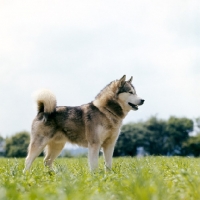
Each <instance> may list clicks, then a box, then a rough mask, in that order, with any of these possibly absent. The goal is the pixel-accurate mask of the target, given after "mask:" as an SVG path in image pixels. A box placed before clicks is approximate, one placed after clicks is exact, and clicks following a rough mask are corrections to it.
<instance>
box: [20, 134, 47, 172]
mask: <svg viewBox="0 0 200 200" xmlns="http://www.w3.org/2000/svg"><path fill="white" fill-rule="evenodd" d="M48 141H49V139H48V138H44V137H35V138H34V139H32V140H31V142H30V144H29V147H28V155H27V157H26V160H25V168H24V170H23V172H25V171H27V170H29V169H30V167H31V165H32V163H33V161H34V160H35V158H36V157H37V156H39V155H40V153H41V152H42V151H43V149H44V147H45V146H46V144H47V142H48Z"/></svg>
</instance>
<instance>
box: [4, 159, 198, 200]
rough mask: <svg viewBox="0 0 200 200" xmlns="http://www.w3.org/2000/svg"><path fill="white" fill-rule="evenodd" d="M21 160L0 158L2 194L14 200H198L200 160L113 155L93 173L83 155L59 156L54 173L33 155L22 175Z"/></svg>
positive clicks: (101, 162) (22, 165) (5, 197)
mask: <svg viewBox="0 0 200 200" xmlns="http://www.w3.org/2000/svg"><path fill="white" fill-rule="evenodd" d="M23 167H24V159H7V158H1V159H0V199H1V200H3V199H13V200H17V199H20V200H23V199H26V200H29V199H31V200H36V199H38V200H40V199H41V200H44V199H50V200H54V199H55V200H66V199H69V200H72V199H73V200H79V199H81V200H93V199H94V200H99V199H108V200H112V199H113V200H117V199H127V200H129V199H130V200H134V199H137V200H149V199H151V200H159V199H161V200H168V199H169V200H171V199H174V200H178V199H181V200H190V199H195V200H196V199H200V159H196V158H181V157H144V158H115V159H114V160H113V170H112V171H110V172H105V171H104V165H103V159H102V158H100V169H99V170H98V171H97V172H95V173H90V172H89V170H88V164H87V158H59V159H57V160H56V162H55V172H51V171H49V170H48V169H47V168H45V167H44V166H43V161H42V159H41V158H38V159H36V161H35V162H34V164H33V166H32V168H31V171H30V172H29V173H26V174H23V173H22V170H23Z"/></svg>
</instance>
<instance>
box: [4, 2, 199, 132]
mask: <svg viewBox="0 0 200 200" xmlns="http://www.w3.org/2000/svg"><path fill="white" fill-rule="evenodd" d="M199 5H200V3H199V2H198V1H184V2H183V1H181V0H178V1H172V0H171V1H156V0H154V1H151V2H150V1H147V0H145V1H130V0H128V1H126V2H124V1H123V2H122V1H119V0H117V1H114V0H110V1H105V0H102V1H92V0H84V1H80V0H75V1H64V0H63V1H62V0H61V1H59V2H53V1H32V2H30V1H24V0H20V1H16V2H12V4H11V3H9V2H8V1H4V2H3V3H1V6H0V24H1V27H2V31H1V32H0V37H1V38H2V39H1V41H0V55H1V58H0V72H1V73H0V84H1V90H0V96H1V97H2V98H1V99H0V110H1V115H0V121H1V125H0V132H1V133H2V134H4V135H6V134H13V133H14V132H16V131H20V130H22V129H27V130H30V124H31V120H32V119H33V117H34V115H35V112H36V111H35V108H34V103H33V101H32V100H31V94H32V92H33V91H35V90H37V89H39V88H43V87H46V88H49V89H51V90H53V91H54V93H55V94H56V96H57V98H58V104H59V105H80V104H83V103H87V102H90V101H91V100H93V99H94V97H95V95H96V94H97V93H98V92H99V91H100V90H101V89H102V88H103V87H104V86H105V85H106V84H108V83H109V82H110V81H112V80H115V79H119V78H120V77H121V76H122V75H123V74H127V76H131V75H133V77H134V85H135V86H136V89H137V92H138V94H139V95H140V96H142V97H143V98H144V99H146V102H145V105H144V106H143V107H141V109H140V110H139V111H138V112H132V113H130V114H129V115H128V117H127V118H126V120H125V122H127V121H132V120H133V121H135V120H139V119H145V118H147V117H149V116H151V115H154V114H156V113H159V116H160V117H165V118H166V117H168V116H170V115H179V116H188V117H197V116H198V115H199V113H198V111H197V109H196V107H197V99H199V98H200V92H199V90H198V85H199V84H200V71H199V66H198V65H199V56H200V55H199V54H200V53H199V52H200V49H199V48H200V41H199V37H198V36H199V31H200V28H199V27H200V26H199V23H200V20H199V18H200V14H199ZM10 124H12V126H11V125H10Z"/></svg>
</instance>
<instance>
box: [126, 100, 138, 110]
mask: <svg viewBox="0 0 200 200" xmlns="http://www.w3.org/2000/svg"><path fill="white" fill-rule="evenodd" d="M128 105H129V106H131V107H132V108H133V109H134V110H138V105H135V104H133V103H130V102H128Z"/></svg>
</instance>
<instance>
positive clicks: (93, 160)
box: [88, 143, 100, 171]
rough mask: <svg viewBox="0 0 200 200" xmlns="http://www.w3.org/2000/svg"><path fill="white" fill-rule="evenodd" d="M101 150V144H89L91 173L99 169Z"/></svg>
mask: <svg viewBox="0 0 200 200" xmlns="http://www.w3.org/2000/svg"><path fill="white" fill-rule="evenodd" d="M99 150H100V144H96V143H95V144H88V160H89V166H90V170H91V171H94V170H95V169H97V168H98V158H99Z"/></svg>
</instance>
